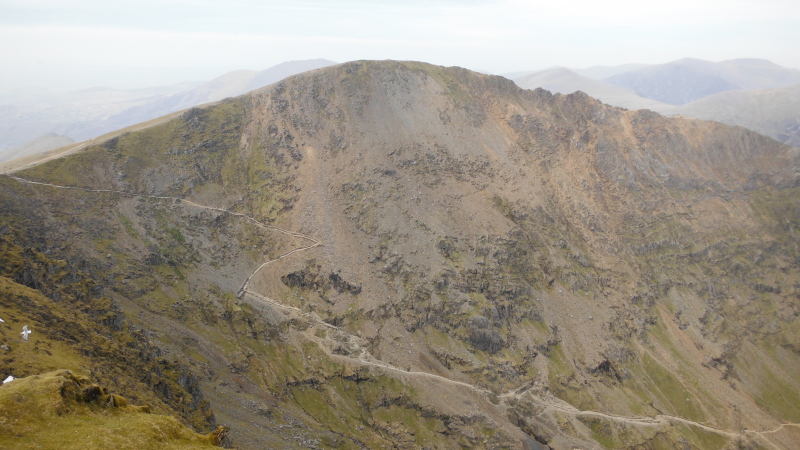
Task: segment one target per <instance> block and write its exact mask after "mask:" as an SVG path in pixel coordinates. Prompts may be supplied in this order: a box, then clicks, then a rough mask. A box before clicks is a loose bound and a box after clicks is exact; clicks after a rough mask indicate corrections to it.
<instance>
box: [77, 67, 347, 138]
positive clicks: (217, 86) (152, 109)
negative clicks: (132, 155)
mask: <svg viewBox="0 0 800 450" xmlns="http://www.w3.org/2000/svg"><path fill="white" fill-rule="evenodd" d="M334 64H336V63H334V62H333V61H328V60H326V59H309V60H305V61H288V62H284V63H281V64H278V65H277V66H274V67H270V68H269V69H266V70H262V71H254V70H238V71H234V72H229V73H227V74H225V75H222V76H220V77H218V78H215V79H214V80H211V81H209V82H207V83H204V84H202V85H200V86H198V87H196V88H194V89H192V90H190V91H187V92H184V93H181V94H176V95H171V96H169V97H164V98H159V99H157V100H154V101H151V102H149V103H146V104H144V105H141V106H135V107H133V108H130V109H127V110H125V111H122V112H120V113H118V114H116V115H114V116H111V117H109V118H108V119H107V120H106V121H105V122H104V123H103V124H102V125H101V127H102V131H103V133H105V132H108V131H111V130H116V129H119V128H124V127H127V126H130V125H133V124H135V123H139V122H144V121H147V120H150V119H153V118H155V117H160V116H163V115H166V114H169V113H172V112H175V111H180V110H183V109H186V108H190V107H192V106H197V105H201V104H203V103H209V102H215V101H218V100H222V99H223V98H226V97H234V96H237V95H240V94H244V93H245V92H248V91H252V90H255V89H259V88H262V87H264V86H268V85H270V84H272V83H275V82H278V81H280V80H282V79H284V78H286V77H288V76H291V75H295V74H298V73H302V72H306V71H309V70H314V69H319V68H322V67H327V66H331V65H334ZM103 133H100V132H99V131H97V130H93V131H92V132H91V133H90V134H88V135H86V136H85V137H82V139H86V138H89V137H94V136H96V135H99V134H103Z"/></svg>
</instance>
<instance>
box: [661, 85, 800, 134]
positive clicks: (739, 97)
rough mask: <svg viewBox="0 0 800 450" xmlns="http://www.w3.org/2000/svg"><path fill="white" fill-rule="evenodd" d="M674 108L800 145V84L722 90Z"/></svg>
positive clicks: (685, 113) (700, 117) (687, 113)
mask: <svg viewBox="0 0 800 450" xmlns="http://www.w3.org/2000/svg"><path fill="white" fill-rule="evenodd" d="M674 112H676V113H680V114H683V115H686V116H691V117H697V118H699V119H706V120H716V121H719V122H722V123H726V124H728V125H739V126H742V127H745V128H749V129H751V130H755V131H758V132H759V133H761V134H764V135H766V136H769V137H771V138H773V139H777V140H779V141H781V142H783V143H784V144H788V145H792V146H794V147H800V84H798V85H794V86H789V87H785V88H780V89H759V90H749V91H730V92H721V93H718V94H714V95H711V96H708V97H706V98H703V99H700V100H697V101H694V102H692V103H688V104H686V105H683V106H680V107H678V108H676V109H675V111H674Z"/></svg>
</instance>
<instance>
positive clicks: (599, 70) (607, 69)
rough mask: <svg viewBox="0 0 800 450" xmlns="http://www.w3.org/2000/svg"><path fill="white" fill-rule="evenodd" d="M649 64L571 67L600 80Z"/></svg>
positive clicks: (586, 75) (581, 73)
mask: <svg viewBox="0 0 800 450" xmlns="http://www.w3.org/2000/svg"><path fill="white" fill-rule="evenodd" d="M649 66H650V64H621V65H619V66H592V67H587V68H585V69H571V70H572V71H574V72H575V73H577V74H579V75H583V76H584V77H588V78H592V79H595V80H602V79H604V78H608V77H612V76H614V75H618V74H621V73H625V72H631V71H634V70H639V69H644V68H645V67H649Z"/></svg>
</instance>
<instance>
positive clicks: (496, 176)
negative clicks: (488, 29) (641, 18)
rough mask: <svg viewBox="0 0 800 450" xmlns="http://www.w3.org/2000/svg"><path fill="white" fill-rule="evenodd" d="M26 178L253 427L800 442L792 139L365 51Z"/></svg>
mask: <svg viewBox="0 0 800 450" xmlns="http://www.w3.org/2000/svg"><path fill="white" fill-rule="evenodd" d="M81 174H85V175H81ZM16 176H19V177H20V178H23V179H27V180H36V181H39V182H43V183H49V184H51V185H54V186H43V185H31V184H26V183H24V182H19V181H12V180H4V182H3V189H4V192H6V194H5V197H3V198H4V199H9V198H17V199H19V198H36V199H40V200H38V201H40V202H41V204H42V207H41V211H40V212H37V214H40V215H41V217H42V220H43V223H45V228H46V229H58V230H59V235H60V236H63V237H64V238H67V237H68V238H71V239H73V244H72V245H71V246H70V248H64V247H63V245H62V246H61V247H58V245H57V244H55V243H54V242H53V239H52V238H51V237H46V238H44V237H43V238H40V240H41V241H42V242H45V243H46V244H47V245H49V246H50V248H51V251H54V252H62V253H70V254H74V257H75V258H82V259H83V260H87V261H98V264H103V265H104V268H105V270H106V271H107V275H106V278H107V280H108V281H107V285H106V286H105V289H106V292H110V293H111V294H108V295H110V296H111V298H112V299H114V301H115V302H118V303H119V304H121V305H125V307H124V308H123V310H124V311H125V314H126V320H130V321H132V322H134V323H136V324H137V325H138V326H141V327H142V328H144V329H147V330H151V331H152V332H153V338H154V339H155V340H157V341H158V342H159V343H160V345H161V346H162V347H163V348H164V349H166V351H167V352H168V353H167V354H168V355H169V357H170V358H173V359H175V360H179V361H181V362H182V363H183V364H186V365H187V366H191V367H192V368H193V370H194V373H195V377H196V378H195V379H196V380H200V381H199V390H200V391H202V393H203V396H204V398H205V399H208V400H209V401H210V402H211V405H212V408H213V410H214V415H215V417H216V418H217V422H218V423H220V424H224V425H229V426H230V434H229V437H230V439H231V441H232V443H233V444H234V445H237V446H239V447H242V448H249V447H259V446H263V445H266V443H267V442H271V443H273V444H274V443H275V442H278V443H280V444H279V445H282V446H287V447H289V446H295V445H296V446H306V447H314V446H317V447H329V446H337V445H341V446H373V445H374V446H379V445H383V444H389V443H392V444H393V445H396V446H399V447H408V448H414V447H420V446H423V445H430V446H433V447H437V448H453V447H458V446H470V447H497V446H507V447H516V448H541V447H542V446H550V447H553V448H566V447H569V448H572V447H595V446H598V445H605V446H610V447H615V448H617V447H628V446H667V447H670V446H674V445H676V444H678V443H680V444H681V445H687V446H695V447H699V448H706V447H724V446H726V445H734V444H736V443H739V442H741V443H742V444H743V445H745V444H747V445H749V443H753V444H758V445H762V444H763V443H764V440H769V441H770V442H771V443H772V444H773V445H777V446H789V447H791V446H792V445H791V444H793V443H794V444H796V443H797V442H799V441H800V438H799V437H798V435H796V434H792V433H794V432H795V431H794V430H795V429H794V428H792V426H784V427H782V428H780V429H779V427H780V425H781V424H786V423H794V422H797V421H798V420H800V408H799V407H798V405H800V382H798V380H797V378H796V377H795V376H793V374H795V373H796V371H797V369H798V368H800V353H798V351H797V349H798V348H800V334H798V333H797V329H798V327H797V316H798V311H800V303H799V302H800V297H799V295H800V287H799V286H798V284H797V280H798V279H800V273H798V267H800V265H798V261H800V253H798V241H797V240H798V237H797V233H800V231H798V230H800V196H798V195H797V194H798V192H799V190H800V170H799V169H798V154H797V151H796V150H794V149H791V148H789V147H786V146H784V145H782V144H780V143H778V142H775V141H773V140H770V139H768V138H765V137H763V136H760V135H758V134H756V133H753V132H750V131H747V130H744V129H741V128H731V127H727V126H724V125H721V124H718V123H709V122H702V121H698V120H690V119H684V118H665V117H662V116H659V115H658V114H655V113H652V112H648V111H627V110H624V109H620V108H613V107H609V106H606V105H603V104H601V103H600V102H598V101H596V100H594V99H592V98H590V97H588V96H586V95H585V94H582V93H575V94H571V95H566V96H563V95H552V94H550V93H549V92H547V91H544V90H541V89H538V90H536V91H527V90H522V89H519V88H518V87H516V86H515V85H514V84H513V83H512V82H511V81H509V80H506V79H504V78H501V77H493V76H485V75H479V74H476V73H473V72H469V71H467V70H463V69H459V68H442V67H436V66H430V65H427V64H422V63H400V62H392V61H387V62H355V63H348V64H343V65H339V66H334V67H331V68H326V69H323V70H319V71H315V72H312V73H308V74H303V75H300V76H297V77H293V78H289V79H287V80H284V81H282V82H280V83H278V84H276V85H273V86H270V87H268V88H265V89H263V90H260V91H257V92H254V93H251V94H248V95H246V96H242V97H238V98H235V99H232V100H228V101H224V102H222V103H220V104H218V105H216V106H212V107H209V108H206V109H192V110H189V111H187V112H186V113H184V114H183V116H181V117H180V118H178V119H175V120H173V121H170V122H167V123H165V124H162V125H157V126H154V127H151V128H149V129H146V130H143V131H140V132H136V133H130V134H127V135H122V136H120V137H119V138H118V139H117V140H116V141H115V142H114V145H106V146H98V147H93V148H90V149H88V150H86V151H85V152H83V153H79V154H75V155H73V156H71V157H68V158H65V159H62V160H56V161H52V162H49V163H47V164H43V165H40V166H37V167H35V168H33V169H29V170H28V171H25V172H22V173H18V174H16ZM55 186H72V187H81V188H83V189H87V188H88V189H94V191H92V190H88V191H87V190H64V189H59V188H57V187H55ZM103 189H105V190H108V191H114V192H97V190H103ZM98 199H99V200H98ZM4 201H6V202H9V201H10V200H4ZM9 217H11V216H9ZM89 217H91V223H92V226H91V227H87V226H85V225H86V224H87V223H88V222H89ZM47 227H49V228H47ZM31 233H33V232H31ZM34 241H35V240H34ZM42 245H44V244H42ZM109 254H111V255H112V256H113V257H112V258H110V259H112V260H114V261H115V263H114V264H112V263H111V262H110V261H109V258H108V257H107V255H109ZM795 399H796V400H798V401H795ZM743 429H746V430H750V431H745V432H743V431H742V430H743ZM772 430H776V431H775V432H771V431H772ZM767 432H769V433H767Z"/></svg>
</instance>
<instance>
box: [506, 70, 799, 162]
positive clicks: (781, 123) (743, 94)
mask: <svg viewBox="0 0 800 450" xmlns="http://www.w3.org/2000/svg"><path fill="white" fill-rule="evenodd" d="M514 82H515V83H516V84H517V85H518V86H520V87H522V88H525V89H536V88H543V89H547V90H549V91H551V92H554V93H561V94H571V93H573V92H576V91H582V92H584V93H586V94H589V95H590V96H592V97H594V98H596V99H598V100H600V101H602V102H604V103H607V104H609V105H613V106H619V107H622V108H627V109H649V110H651V111H656V112H658V113H660V114H668V115H684V116H688V117H694V118H697V119H703V120H716V121H718V122H722V123H725V124H728V125H736V126H742V127H745V128H749V129H751V130H754V131H757V132H759V133H761V134H763V135H765V136H769V137H771V138H773V139H776V140H778V141H781V142H783V143H784V144H787V145H791V146H794V147H800V137H799V133H800V125H799V124H800V116H798V111H800V97H799V95H800V85H795V86H789V87H784V88H778V89H748V90H743V89H742V90H734V91H726V92H720V93H716V94H712V95H709V96H706V97H703V98H701V99H699V100H695V101H693V102H690V103H686V104H684V105H668V104H666V103H661V102H658V101H655V100H651V99H648V98H643V97H640V96H639V95H637V94H636V93H635V92H634V91H632V90H630V89H627V88H623V87H620V86H616V85H613V84H611V83H607V82H605V81H601V80H595V79H591V78H588V77H585V76H582V75H580V74H577V73H575V72H573V71H572V70H569V69H565V68H559V69H551V70H545V71H542V72H536V73H533V74H528V75H525V76H522V77H519V78H515V79H514ZM751 84H752V83H751Z"/></svg>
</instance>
